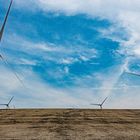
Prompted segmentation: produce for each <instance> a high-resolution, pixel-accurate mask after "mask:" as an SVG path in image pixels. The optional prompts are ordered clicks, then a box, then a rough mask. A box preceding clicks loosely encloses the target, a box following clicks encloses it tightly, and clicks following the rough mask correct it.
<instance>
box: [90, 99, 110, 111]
mask: <svg viewBox="0 0 140 140" xmlns="http://www.w3.org/2000/svg"><path fill="white" fill-rule="evenodd" d="M107 98H108V97H106V98H105V99H104V100H103V102H102V103H101V104H91V105H96V106H99V107H100V109H103V104H104V103H105V101H106V100H107Z"/></svg>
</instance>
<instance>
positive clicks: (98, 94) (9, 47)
mask: <svg viewBox="0 0 140 140" xmlns="http://www.w3.org/2000/svg"><path fill="white" fill-rule="evenodd" d="M9 2H10V1H9V0H6V1H5V0H0V3H1V4H0V25H2V21H3V19H4V16H5V13H6V10H7V8H8V5H9ZM137 5H138V2H137V1H136V0H134V3H133V4H132V3H131V1H130V0H125V2H124V1H123V0H120V1H119V2H118V3H116V2H112V1H111V0H106V1H104V2H103V1H100V0H89V1H88V2H85V1H80V0H75V1H73V0H67V1H64V0H60V1H58V2H55V1H54V0H45V1H43V0H36V1H33V0H30V1H29V0H28V1H26V0H25V1H20V0H14V3H13V6H12V9H11V13H10V15H9V19H8V22H7V25H6V28H5V32H4V36H3V40H2V42H1V53H2V54H3V55H4V57H5V58H6V59H7V60H8V61H9V63H10V66H11V68H12V69H14V70H15V71H16V72H17V73H18V75H19V76H20V77H21V79H22V80H23V82H24V84H25V86H26V88H25V87H23V86H22V85H21V84H20V83H19V81H18V80H17V79H16V78H15V77H14V75H13V74H12V72H11V70H10V69H9V68H8V67H7V66H5V65H4V63H3V62H2V61H1V62H0V68H1V69H0V72H1V73H2V74H1V76H0V81H2V82H1V84H0V89H1V91H2V92H1V93H0V95H1V99H0V102H6V101H7V100H8V99H9V98H10V97H11V96H13V95H14V96H15V100H14V102H13V104H15V105H16V107H80V108H94V107H93V106H90V103H92V102H95V103H96V102H100V101H102V100H103V99H104V98H105V97H106V96H109V99H108V102H107V103H106V104H105V107H106V108H139V107H140V103H139V97H140V95H139V90H140V87H139V83H140V78H139V77H137V76H133V75H128V74H126V73H125V71H132V72H137V73H140V63H139V57H140V47H139V43H140V42H139V35H140V33H139V30H140V28H139V23H138V22H137V20H138V19H139V16H140V13H139V12H140V11H139V7H138V6H137ZM114 6H115V8H112V7H114ZM99 9H102V10H99Z"/></svg>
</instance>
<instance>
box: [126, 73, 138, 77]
mask: <svg viewBox="0 0 140 140" xmlns="http://www.w3.org/2000/svg"><path fill="white" fill-rule="evenodd" d="M126 73H128V74H131V75H135V76H140V74H137V73H133V72H126Z"/></svg>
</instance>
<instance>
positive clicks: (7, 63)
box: [0, 55, 26, 88]
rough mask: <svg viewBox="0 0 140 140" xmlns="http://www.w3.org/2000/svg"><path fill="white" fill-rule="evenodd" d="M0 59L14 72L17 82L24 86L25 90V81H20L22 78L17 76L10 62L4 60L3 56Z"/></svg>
mask: <svg viewBox="0 0 140 140" xmlns="http://www.w3.org/2000/svg"><path fill="white" fill-rule="evenodd" d="M0 58H1V59H2V60H3V62H4V63H5V65H7V66H8V67H9V68H10V69H11V70H12V73H13V74H14V75H15V77H16V78H17V80H18V81H19V82H20V83H21V85H22V86H23V87H24V88H26V87H25V85H24V83H23V81H22V80H21V79H20V77H19V76H18V75H17V73H16V72H15V71H14V70H13V68H11V67H10V64H9V62H8V61H7V60H6V59H4V58H3V56H2V55H0Z"/></svg>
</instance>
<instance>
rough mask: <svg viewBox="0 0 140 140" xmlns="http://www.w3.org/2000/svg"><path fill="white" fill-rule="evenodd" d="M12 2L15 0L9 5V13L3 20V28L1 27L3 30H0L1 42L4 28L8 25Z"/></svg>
mask: <svg viewBox="0 0 140 140" xmlns="http://www.w3.org/2000/svg"><path fill="white" fill-rule="evenodd" d="M12 3H13V0H11V2H10V5H9V8H8V11H7V13H6V17H5V19H4V22H3V25H2V28H1V30H0V42H1V39H2V36H3V32H4V28H5V25H6V22H7V19H8V15H9V12H10V9H11V6H12Z"/></svg>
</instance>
